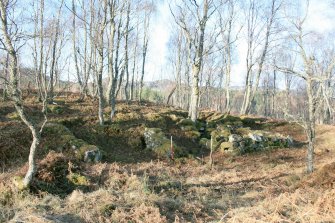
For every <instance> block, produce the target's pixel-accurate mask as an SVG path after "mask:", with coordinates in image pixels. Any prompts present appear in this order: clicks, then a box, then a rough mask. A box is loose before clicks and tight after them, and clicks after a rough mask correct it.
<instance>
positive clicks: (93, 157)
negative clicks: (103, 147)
mask: <svg viewBox="0 0 335 223" xmlns="http://www.w3.org/2000/svg"><path fill="white" fill-rule="evenodd" d="M75 153H76V157H77V158H78V159H80V160H83V161H85V162H95V163H97V162H100V161H101V158H102V153H101V151H100V149H99V148H98V147H97V146H95V145H83V146H81V147H80V148H79V149H78V150H76V151H75Z"/></svg>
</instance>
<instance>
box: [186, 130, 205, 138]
mask: <svg viewBox="0 0 335 223" xmlns="http://www.w3.org/2000/svg"><path fill="white" fill-rule="evenodd" d="M184 134H185V136H186V137H187V138H191V139H198V138H200V136H201V134H200V132H199V131H194V130H191V131H186V132H185V133H184Z"/></svg>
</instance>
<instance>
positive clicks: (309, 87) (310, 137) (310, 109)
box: [306, 79, 315, 173]
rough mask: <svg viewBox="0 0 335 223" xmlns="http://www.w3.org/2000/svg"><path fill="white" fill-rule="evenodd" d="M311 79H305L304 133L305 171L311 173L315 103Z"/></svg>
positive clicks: (312, 168) (312, 167)
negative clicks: (305, 139)
mask: <svg viewBox="0 0 335 223" xmlns="http://www.w3.org/2000/svg"><path fill="white" fill-rule="evenodd" d="M312 84H313V83H312V80H311V79H308V80H307V96H308V120H307V123H306V127H307V128H306V133H307V138H308V149H307V172H308V173H312V172H313V171H314V165H313V161H314V141H315V103H314V96H313V85H312Z"/></svg>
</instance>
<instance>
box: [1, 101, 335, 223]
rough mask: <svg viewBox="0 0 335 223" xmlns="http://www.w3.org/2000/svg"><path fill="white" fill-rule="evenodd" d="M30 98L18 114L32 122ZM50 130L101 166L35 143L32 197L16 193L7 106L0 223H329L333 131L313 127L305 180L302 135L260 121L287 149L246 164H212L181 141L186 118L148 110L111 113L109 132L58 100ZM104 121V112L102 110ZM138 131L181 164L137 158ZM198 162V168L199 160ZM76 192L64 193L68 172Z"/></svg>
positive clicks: (22, 153)
mask: <svg viewBox="0 0 335 223" xmlns="http://www.w3.org/2000/svg"><path fill="white" fill-rule="evenodd" d="M35 100H36V99H35V98H33V97H29V98H28V99H26V104H28V108H27V112H28V113H29V114H30V115H31V116H32V117H34V119H35V120H36V121H37V120H40V119H41V118H42V116H41V114H40V113H39V109H40V108H39V106H37V105H36V104H35V103H34V101H35ZM56 102H58V104H59V105H58V107H57V109H59V110H57V109H56V110H53V111H52V112H51V113H50V114H49V122H56V123H61V124H62V125H65V126H66V127H67V128H68V129H69V130H70V131H71V132H72V133H73V134H74V136H75V137H77V138H78V139H83V140H85V141H86V142H88V143H89V144H92V145H96V146H98V147H99V148H101V149H102V150H103V151H104V156H103V162H101V163H99V164H85V163H81V162H78V163H76V162H74V164H73V167H72V169H71V168H70V167H69V165H70V163H71V160H69V158H68V157H66V156H65V155H64V154H63V153H62V151H59V150H58V147H57V146H58V145H57V142H58V141H57V140H58V137H59V136H57V134H50V135H48V134H43V140H42V143H41V145H40V148H39V150H38V166H39V171H38V173H37V176H36V181H35V183H34V184H33V186H32V189H31V191H29V192H27V191H24V192H18V191H16V190H15V188H13V186H12V183H11V182H12V178H13V177H14V176H22V175H24V173H25V171H26V168H27V166H26V165H27V164H26V160H27V157H28V152H29V151H28V150H29V145H30V142H31V137H30V133H29V130H28V129H27V128H26V127H25V125H24V124H23V123H21V122H20V121H19V120H18V118H17V115H16V114H15V112H14V108H13V106H12V105H11V104H10V103H9V102H0V168H1V170H2V171H1V172H0V222H7V221H11V222H72V223H75V222H335V220H334V219H335V126H325V125H322V126H318V127H317V140H316V150H315V166H316V171H315V172H314V173H313V174H311V175H306V174H305V159H306V158H305V157H306V146H305V144H304V140H305V137H304V131H303V130H302V128H300V127H299V126H298V125H296V124H292V123H286V122H283V121H279V120H265V119H264V120H262V122H258V123H257V125H254V126H251V127H252V128H253V129H265V130H270V131H272V132H278V133H282V134H283V135H290V136H292V137H293V138H294V140H295V141H296V142H297V143H296V146H295V147H294V148H286V149H274V150H267V151H264V152H257V153H251V154H246V155H239V156H231V155H227V154H224V153H221V152H219V151H218V152H216V153H215V154H214V161H215V162H214V167H213V169H212V170H211V169H210V168H209V166H208V165H207V163H208V160H209V157H208V152H209V151H206V150H205V149H202V148H201V147H200V146H199V143H198V142H197V141H195V140H191V139H189V138H188V137H187V136H186V135H185V134H184V133H183V131H182V130H181V129H180V128H178V127H177V125H176V123H175V122H174V121H173V118H171V117H174V116H180V117H186V115H187V114H186V112H184V111H182V110H176V109H173V108H171V107H166V106H162V105H155V104H152V103H149V102H147V103H143V104H141V105H139V104H138V103H135V102H133V103H130V104H129V105H127V104H126V103H124V102H119V103H118V104H117V115H116V119H115V121H114V122H113V123H112V124H108V123H107V124H106V125H105V126H104V127H99V125H98V124H97V114H96V113H97V112H96V109H97V101H91V100H89V99H88V100H86V101H84V102H82V103H78V102H76V98H75V97H69V98H66V97H61V98H58V99H57V101H56ZM105 112H106V118H107V117H108V108H107V109H106V111H105ZM145 127H159V128H162V129H163V130H164V133H165V134H166V135H167V136H170V135H172V136H173V138H174V139H175V141H176V143H177V144H178V145H180V146H182V147H183V148H187V149H188V151H189V154H190V155H189V156H188V157H185V158H180V159H178V160H176V161H175V162H172V161H169V160H166V159H158V158H157V157H155V156H154V155H153V154H152V152H150V151H148V150H146V149H145V145H144V144H143V140H142V134H143V129H144V128H145ZM199 157H200V158H201V157H203V161H201V159H199ZM72 171H73V172H75V173H76V174H78V175H80V176H84V178H83V179H84V181H85V184H81V185H80V186H78V185H74V184H70V183H69V182H68V180H67V178H66V176H67V175H68V174H69V172H72Z"/></svg>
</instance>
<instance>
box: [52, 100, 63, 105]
mask: <svg viewBox="0 0 335 223" xmlns="http://www.w3.org/2000/svg"><path fill="white" fill-rule="evenodd" d="M54 102H55V103H56V104H57V105H65V100H63V99H54Z"/></svg>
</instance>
